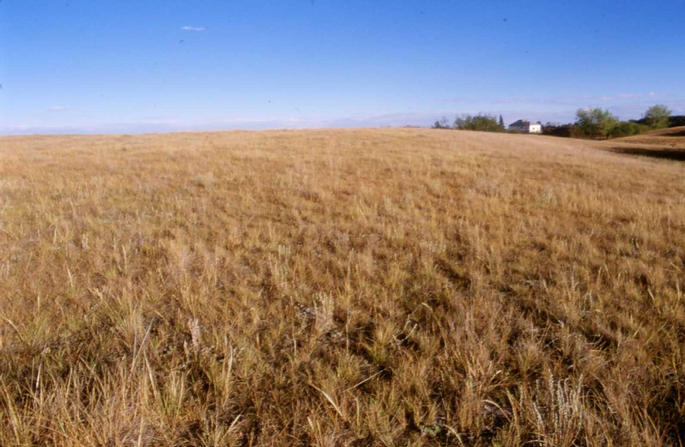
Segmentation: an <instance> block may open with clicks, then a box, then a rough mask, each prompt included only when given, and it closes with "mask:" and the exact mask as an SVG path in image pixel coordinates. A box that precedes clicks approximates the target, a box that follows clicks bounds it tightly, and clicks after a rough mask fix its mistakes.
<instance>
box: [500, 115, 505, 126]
mask: <svg viewBox="0 0 685 447" xmlns="http://www.w3.org/2000/svg"><path fill="white" fill-rule="evenodd" d="M499 127H501V128H502V129H504V119H502V115H500V116H499Z"/></svg>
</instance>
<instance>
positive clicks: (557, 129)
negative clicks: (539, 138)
mask: <svg viewBox="0 0 685 447" xmlns="http://www.w3.org/2000/svg"><path fill="white" fill-rule="evenodd" d="M542 133H543V134H544V135H552V136H554V137H567V138H575V137H577V136H579V135H580V132H579V131H578V128H577V127H576V125H575V124H559V123H549V122H548V123H547V124H545V125H544V126H542Z"/></svg>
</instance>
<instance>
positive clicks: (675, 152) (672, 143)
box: [605, 126, 685, 161]
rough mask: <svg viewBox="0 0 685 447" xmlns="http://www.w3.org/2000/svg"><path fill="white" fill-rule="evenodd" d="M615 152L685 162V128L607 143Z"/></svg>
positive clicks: (665, 130)
mask: <svg viewBox="0 0 685 447" xmlns="http://www.w3.org/2000/svg"><path fill="white" fill-rule="evenodd" d="M605 145H608V146H610V147H611V150H613V151H614V152H620V153H625V154H630V155H642V156H648V157H657V158H669V159H672V160H680V161H683V160H685V126H681V127H671V128H668V129H659V130H654V131H651V132H647V133H644V134H640V135H634V136H631V137H625V138H617V139H615V140H610V141H607V142H605Z"/></svg>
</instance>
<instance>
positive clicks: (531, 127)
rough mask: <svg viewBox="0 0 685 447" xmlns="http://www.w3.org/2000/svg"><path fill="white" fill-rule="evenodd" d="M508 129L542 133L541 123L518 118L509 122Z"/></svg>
mask: <svg viewBox="0 0 685 447" xmlns="http://www.w3.org/2000/svg"><path fill="white" fill-rule="evenodd" d="M509 130H515V131H517V132H525V133H542V124H540V123H539V122H538V123H531V122H530V121H524V120H518V121H516V122H513V123H511V124H509Z"/></svg>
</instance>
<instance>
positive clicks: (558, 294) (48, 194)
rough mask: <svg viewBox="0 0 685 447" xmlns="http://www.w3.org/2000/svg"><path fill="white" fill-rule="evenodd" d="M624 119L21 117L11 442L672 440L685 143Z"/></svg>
mask: <svg viewBox="0 0 685 447" xmlns="http://www.w3.org/2000/svg"><path fill="white" fill-rule="evenodd" d="M611 144H613V143H612V142H602V143H598V142H591V141H577V140H572V139H558V138H553V137H540V136H525V135H506V134H484V133H480V132H458V131H454V132H435V131H430V130H420V129H383V130H371V129H369V130H320V131H319V130H315V131H271V132H225V133H197V134H170V135H142V136H51V137H3V138H1V139H0V247H1V250H0V420H1V421H2V428H0V445H45V444H49V445H73V446H76V445H111V446H120V445H121V446H123V445H206V446H209V445H231V444H235V445H264V446H267V445H331V446H332V445H424V444H426V445H512V446H513V445H521V444H524V443H532V444H542V445H550V446H552V445H553V446H570V445H631V444H632V445H664V444H678V441H679V440H680V441H681V442H682V439H683V436H684V432H685V422H684V420H685V366H684V365H685V362H684V361H683V356H684V355H685V347H684V344H683V340H685V296H684V289H685V281H684V278H685V243H684V241H685V165H683V164H682V163H679V162H673V161H669V160H655V159H650V158H644V157H629V156H626V155H620V154H615V153H612V152H611V151H610V150H611V147H612V146H611ZM605 148H606V149H608V150H603V149H605Z"/></svg>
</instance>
